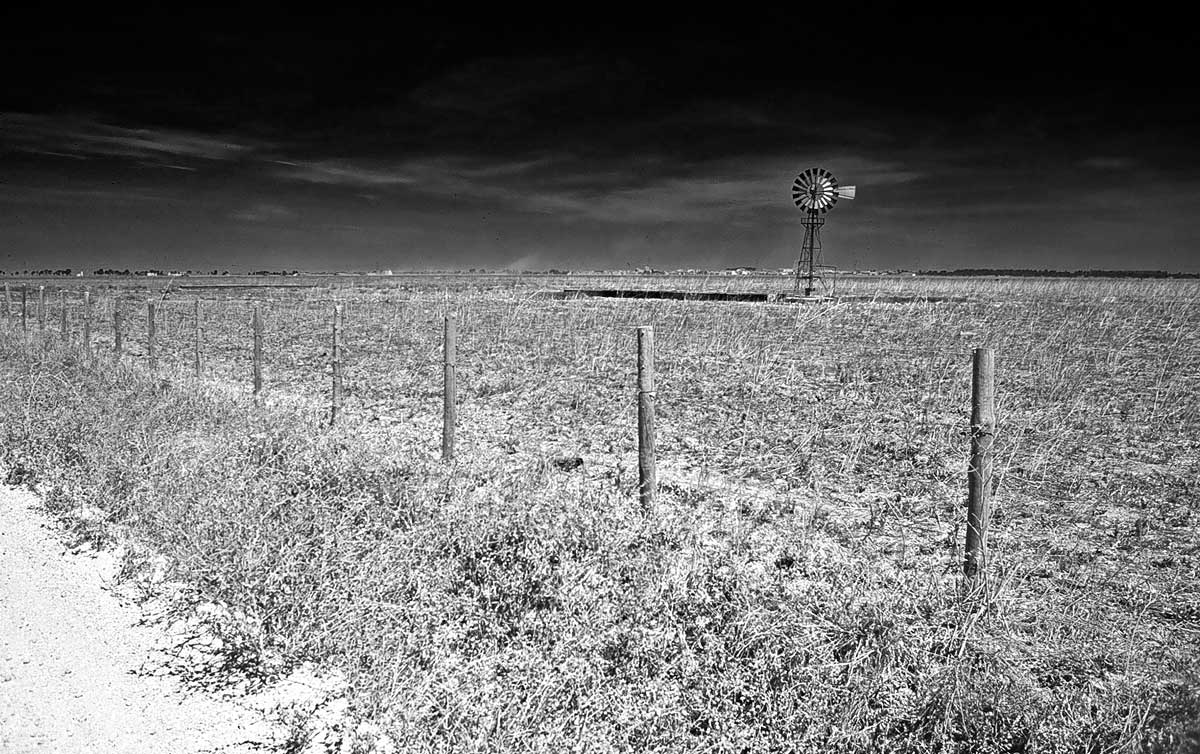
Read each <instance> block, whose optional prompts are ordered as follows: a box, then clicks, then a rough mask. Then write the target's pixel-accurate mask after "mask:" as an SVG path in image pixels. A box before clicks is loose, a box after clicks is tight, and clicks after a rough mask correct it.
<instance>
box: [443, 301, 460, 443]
mask: <svg viewBox="0 0 1200 754" xmlns="http://www.w3.org/2000/svg"><path fill="white" fill-rule="evenodd" d="M457 341H458V326H457V322H456V321H455V319H454V316H453V315H449V314H448V315H446V320H445V331H444V335H443V348H442V460H444V461H449V460H450V459H452V458H454V423H455V418H456V417H455V411H456V408H457V406H456V396H457V393H458V388H457V385H456V384H455V376H456V375H455V374H454V367H455V362H456V360H457V350H458V343H457Z"/></svg>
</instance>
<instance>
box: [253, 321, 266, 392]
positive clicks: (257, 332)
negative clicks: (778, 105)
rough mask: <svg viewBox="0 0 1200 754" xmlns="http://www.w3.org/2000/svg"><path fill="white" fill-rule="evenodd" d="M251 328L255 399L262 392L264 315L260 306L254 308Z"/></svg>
mask: <svg viewBox="0 0 1200 754" xmlns="http://www.w3.org/2000/svg"><path fill="white" fill-rule="evenodd" d="M251 326H252V328H253V330H254V397H255V398H257V397H258V394H259V393H261V392H262V330H263V326H262V314H261V313H260V312H259V310H258V306H255V307H254V312H253V315H252V317H251Z"/></svg>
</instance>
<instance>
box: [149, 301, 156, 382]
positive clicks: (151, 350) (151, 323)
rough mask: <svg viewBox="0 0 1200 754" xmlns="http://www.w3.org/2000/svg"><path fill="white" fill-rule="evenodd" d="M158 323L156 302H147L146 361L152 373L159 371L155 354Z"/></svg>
mask: <svg viewBox="0 0 1200 754" xmlns="http://www.w3.org/2000/svg"><path fill="white" fill-rule="evenodd" d="M155 328H156V322H155V317H154V302H153V301H147V302H146V361H147V363H149V365H150V371H151V372H153V371H155V370H156V369H158V357H157V355H156V354H155V353H154V333H155Z"/></svg>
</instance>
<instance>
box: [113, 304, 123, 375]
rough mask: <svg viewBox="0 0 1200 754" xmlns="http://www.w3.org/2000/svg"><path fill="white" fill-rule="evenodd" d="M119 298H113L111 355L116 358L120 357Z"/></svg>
mask: <svg viewBox="0 0 1200 754" xmlns="http://www.w3.org/2000/svg"><path fill="white" fill-rule="evenodd" d="M121 338H122V333H121V299H119V298H116V297H114V298H113V355H115V356H116V357H117V359H118V360H120V358H121V349H122V343H121Z"/></svg>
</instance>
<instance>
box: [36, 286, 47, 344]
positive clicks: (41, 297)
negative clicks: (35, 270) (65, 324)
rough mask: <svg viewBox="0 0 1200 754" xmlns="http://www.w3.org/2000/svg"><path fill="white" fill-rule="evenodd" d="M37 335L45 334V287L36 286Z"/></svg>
mask: <svg viewBox="0 0 1200 754" xmlns="http://www.w3.org/2000/svg"><path fill="white" fill-rule="evenodd" d="M37 317H38V335H45V334H46V286H44V285H39V286H38V309H37Z"/></svg>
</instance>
